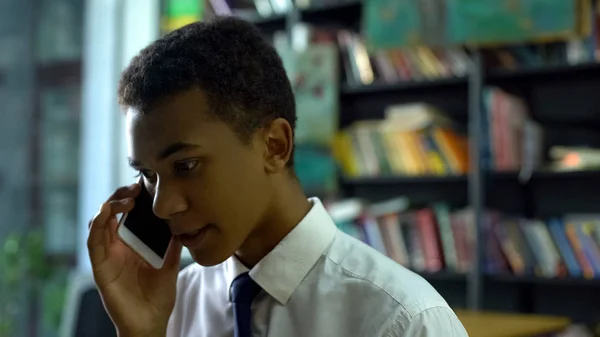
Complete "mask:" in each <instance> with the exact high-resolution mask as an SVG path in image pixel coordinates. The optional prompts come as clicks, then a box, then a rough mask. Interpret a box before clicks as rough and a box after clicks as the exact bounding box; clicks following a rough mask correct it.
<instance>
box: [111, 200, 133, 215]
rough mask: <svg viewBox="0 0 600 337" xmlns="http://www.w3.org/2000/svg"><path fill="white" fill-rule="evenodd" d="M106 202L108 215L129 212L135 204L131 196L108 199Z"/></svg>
mask: <svg viewBox="0 0 600 337" xmlns="http://www.w3.org/2000/svg"><path fill="white" fill-rule="evenodd" d="M108 204H109V205H110V215H113V216H114V215H117V214H121V213H128V212H130V211H131V210H132V209H133V206H134V205H135V200H134V199H133V198H131V197H128V198H124V199H119V200H112V201H109V202H108Z"/></svg>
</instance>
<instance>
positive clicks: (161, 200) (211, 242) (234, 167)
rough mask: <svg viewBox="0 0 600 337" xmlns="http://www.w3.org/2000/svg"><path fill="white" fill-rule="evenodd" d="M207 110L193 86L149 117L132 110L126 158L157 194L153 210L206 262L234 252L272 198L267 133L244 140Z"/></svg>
mask: <svg viewBox="0 0 600 337" xmlns="http://www.w3.org/2000/svg"><path fill="white" fill-rule="evenodd" d="M208 109H209V106H208V104H207V101H206V98H205V95H204V94H203V93H202V91H200V90H188V91H185V92H182V93H180V94H177V95H174V96H171V97H169V98H168V99H166V100H164V101H163V102H162V103H161V104H160V105H159V106H157V107H156V108H155V109H153V110H152V111H150V112H149V113H148V114H145V115H144V114H141V113H139V112H138V111H136V110H134V109H130V110H129V111H128V112H127V137H128V147H129V159H130V162H131V164H132V167H134V168H135V169H137V170H139V171H140V172H141V173H142V174H143V175H144V184H145V186H146V188H147V189H148V190H149V192H150V194H151V195H153V196H154V205H153V206H154V207H153V208H154V213H156V215H157V216H159V217H161V218H163V219H167V220H168V223H169V226H170V228H171V231H172V232H173V233H174V234H175V235H180V238H181V240H182V242H183V243H184V245H186V246H188V248H189V250H190V252H191V254H192V256H193V257H194V260H196V262H198V263H200V264H201V265H205V266H210V265H215V264H218V263H221V262H222V261H224V260H226V259H227V258H228V257H230V256H231V255H233V254H234V253H235V251H236V250H237V249H238V248H239V247H240V246H241V245H242V244H243V243H244V241H245V239H246V238H247V237H248V235H249V234H250V232H251V231H252V230H253V229H254V227H255V226H256V224H257V223H259V222H260V221H261V220H262V219H261V216H262V215H263V214H264V213H265V210H266V209H267V208H268V207H269V203H270V201H271V196H272V188H271V186H272V184H271V183H270V179H269V173H268V171H269V169H268V168H267V169H266V167H265V165H267V166H268V165H269V164H268V161H269V156H268V148H269V146H268V145H267V144H266V143H265V142H264V137H262V136H260V133H259V134H257V136H256V137H254V139H253V140H252V143H251V144H250V145H248V144H245V143H243V142H242V141H241V140H240V139H239V137H238V136H237V135H236V134H235V133H234V132H233V131H232V130H231V129H230V127H229V126H228V125H227V124H225V123H223V122H221V121H219V120H218V119H216V118H209V114H207V110H208ZM198 230H200V232H199V233H198V232H197V231H198Z"/></svg>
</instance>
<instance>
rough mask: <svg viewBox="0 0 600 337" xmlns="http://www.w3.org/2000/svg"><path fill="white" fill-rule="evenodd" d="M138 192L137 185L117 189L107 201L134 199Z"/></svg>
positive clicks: (138, 186)
mask: <svg viewBox="0 0 600 337" xmlns="http://www.w3.org/2000/svg"><path fill="white" fill-rule="evenodd" d="M140 190H141V186H140V185H139V184H133V185H129V186H123V187H119V188H117V189H116V190H115V191H114V192H113V194H111V195H110V197H108V201H114V200H120V199H125V198H135V197H137V196H138V194H139V193H140Z"/></svg>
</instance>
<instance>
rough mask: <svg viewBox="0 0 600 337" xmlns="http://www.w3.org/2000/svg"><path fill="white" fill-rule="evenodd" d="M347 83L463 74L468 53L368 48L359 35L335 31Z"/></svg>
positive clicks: (447, 50) (360, 83) (448, 50)
mask: <svg viewBox="0 0 600 337" xmlns="http://www.w3.org/2000/svg"><path fill="white" fill-rule="evenodd" d="M337 41H338V44H339V46H340V52H341V55H342V61H343V66H344V77H345V79H346V83H347V84H348V85H354V86H357V85H368V84H372V83H374V82H380V83H397V82H410V81H424V80H426V81H431V80H438V79H442V78H451V77H463V76H465V75H466V74H467V68H468V64H467V61H468V56H467V54H466V53H465V51H464V50H463V49H461V48H438V49H433V48H429V47H424V46H423V47H414V48H405V49H391V50H376V51H374V52H367V48H366V47H365V44H364V42H363V39H362V37H361V36H360V35H357V34H354V33H351V32H349V31H346V30H340V31H338V32H337Z"/></svg>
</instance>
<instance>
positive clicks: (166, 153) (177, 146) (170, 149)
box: [157, 142, 200, 160]
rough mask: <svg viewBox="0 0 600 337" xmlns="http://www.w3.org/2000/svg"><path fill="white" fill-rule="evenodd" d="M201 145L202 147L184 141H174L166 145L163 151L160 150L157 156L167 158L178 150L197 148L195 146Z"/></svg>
mask: <svg viewBox="0 0 600 337" xmlns="http://www.w3.org/2000/svg"><path fill="white" fill-rule="evenodd" d="M199 147H200V146H199V145H194V144H189V143H183V142H176V143H173V144H171V145H169V146H167V147H165V148H164V149H163V150H162V151H160V152H159V153H158V155H157V158H158V160H165V159H167V158H169V157H170V156H171V155H173V154H175V153H177V152H180V151H184V150H190V149H195V148H199Z"/></svg>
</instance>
